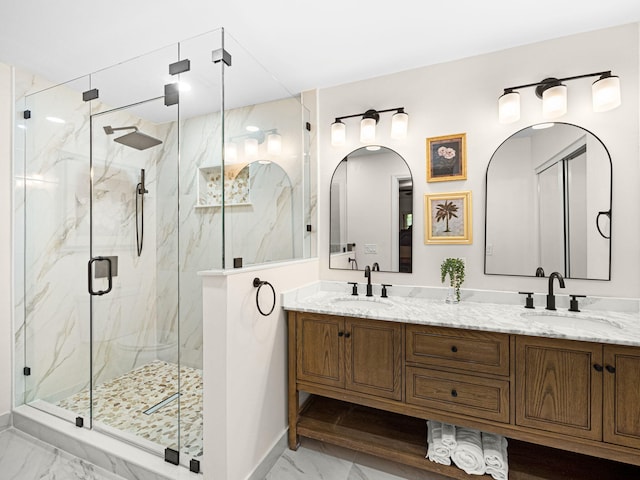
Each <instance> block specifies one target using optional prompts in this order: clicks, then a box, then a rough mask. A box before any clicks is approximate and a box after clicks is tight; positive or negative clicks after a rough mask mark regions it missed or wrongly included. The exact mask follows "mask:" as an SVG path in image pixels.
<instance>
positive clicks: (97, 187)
mask: <svg viewBox="0 0 640 480" xmlns="http://www.w3.org/2000/svg"><path fill="white" fill-rule="evenodd" d="M177 113H178V107H177V105H171V106H166V105H165V102H164V98H163V97H158V98H155V99H152V100H149V101H145V102H138V103H136V104H134V105H131V106H127V107H123V108H116V109H113V110H108V111H102V112H100V113H97V114H94V115H92V117H91V146H92V149H91V248H90V267H89V268H90V276H89V279H88V282H89V285H88V288H89V292H90V294H91V296H90V298H91V325H92V339H93V342H92V373H91V378H92V395H91V407H92V427H93V428H96V429H100V430H103V431H106V432H107V433H111V434H114V435H118V436H121V437H122V436H124V437H125V438H126V439H128V440H130V441H133V442H135V443H136V444H138V445H142V446H144V447H147V448H148V449H150V450H152V451H160V453H162V451H164V450H165V449H169V454H168V455H169V459H170V458H171V455H172V454H171V451H175V452H179V449H180V446H179V416H180V415H179V412H180V396H181V392H180V368H179V349H178V345H179V342H178V293H179V289H178V268H177V266H178V226H177V211H178V208H177V188H176V185H177V179H178V161H177V159H178V154H177V145H178V143H177V141H176V140H177V136H176V132H177V128H176V121H177Z"/></svg>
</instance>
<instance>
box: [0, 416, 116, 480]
mask: <svg viewBox="0 0 640 480" xmlns="http://www.w3.org/2000/svg"><path fill="white" fill-rule="evenodd" d="M0 479H2V480H124V479H123V478H122V477H120V476H118V475H115V474H113V473H111V472H107V471H106V470H104V469H102V468H100V467H97V466H95V465H93V464H91V463H88V462H86V461H85V460H82V459H80V458H78V457H74V456H73V455H71V454H69V453H67V452H64V451H62V450H59V449H57V448H55V447H52V446H51V445H49V444H47V443H44V442H41V441H40V440H38V439H36V438H33V437H31V436H29V435H27V434H26V433H24V432H21V431H20V430H16V429H15V428H8V429H6V430H2V431H0Z"/></svg>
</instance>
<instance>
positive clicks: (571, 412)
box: [516, 337, 602, 440]
mask: <svg viewBox="0 0 640 480" xmlns="http://www.w3.org/2000/svg"><path fill="white" fill-rule="evenodd" d="M601 365H602V346H601V345H599V344H595V343H587V342H574V341H569V340H559V339H553V338H538V337H517V338H516V379H517V394H516V424H517V425H521V426H525V427H533V428H538V429H540V430H545V431H552V432H558V433H563V434H567V435H571V436H574V437H580V438H589V439H592V440H600V439H601V438H602V372H601V371H598V370H601V367H600V366H601ZM594 366H595V368H594Z"/></svg>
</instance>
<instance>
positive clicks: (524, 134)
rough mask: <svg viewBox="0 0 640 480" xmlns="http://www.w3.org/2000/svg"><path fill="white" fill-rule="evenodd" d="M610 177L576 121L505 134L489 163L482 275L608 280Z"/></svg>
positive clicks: (596, 145) (597, 145) (603, 152)
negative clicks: (505, 136) (557, 273)
mask: <svg viewBox="0 0 640 480" xmlns="http://www.w3.org/2000/svg"><path fill="white" fill-rule="evenodd" d="M545 127H546V128H545ZM611 178H612V166H611V157H610V156H609V152H608V151H607V149H606V147H605V146H604V144H603V143H602V142H601V141H600V139H598V138H597V137H596V136H595V135H593V134H592V133H591V132H589V131H587V130H585V129H583V128H581V127H578V126H576V125H571V124H566V123H555V124H553V123H551V124H540V125H534V126H532V127H528V128H525V129H523V130H520V131H519V132H517V133H515V134H513V135H512V136H511V137H509V138H507V139H506V140H505V141H504V142H503V143H502V145H500V146H499V147H498V149H497V150H496V151H495V153H494V154H493V156H492V157H491V161H490V162H489V166H488V167H487V180H486V197H485V198H486V209H485V214H486V221H485V274H495V275H522V276H543V275H544V276H548V275H549V274H550V273H552V272H560V273H561V274H562V275H563V276H564V277H565V278H581V279H590V280H610V277H611V268H610V263H611V262H610V260H611V240H610V238H609V237H610V218H611Z"/></svg>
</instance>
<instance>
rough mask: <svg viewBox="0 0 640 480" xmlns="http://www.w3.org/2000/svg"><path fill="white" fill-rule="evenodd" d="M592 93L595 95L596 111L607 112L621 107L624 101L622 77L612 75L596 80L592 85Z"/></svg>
mask: <svg viewBox="0 0 640 480" xmlns="http://www.w3.org/2000/svg"><path fill="white" fill-rule="evenodd" d="M591 95H592V97H593V111H594V112H606V111H607V110H613V109H614V108H616V107H619V106H620V104H621V103H622V100H621V98H620V78H619V77H616V76H611V77H604V78H601V79H599V80H596V81H595V82H593V85H591Z"/></svg>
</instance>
